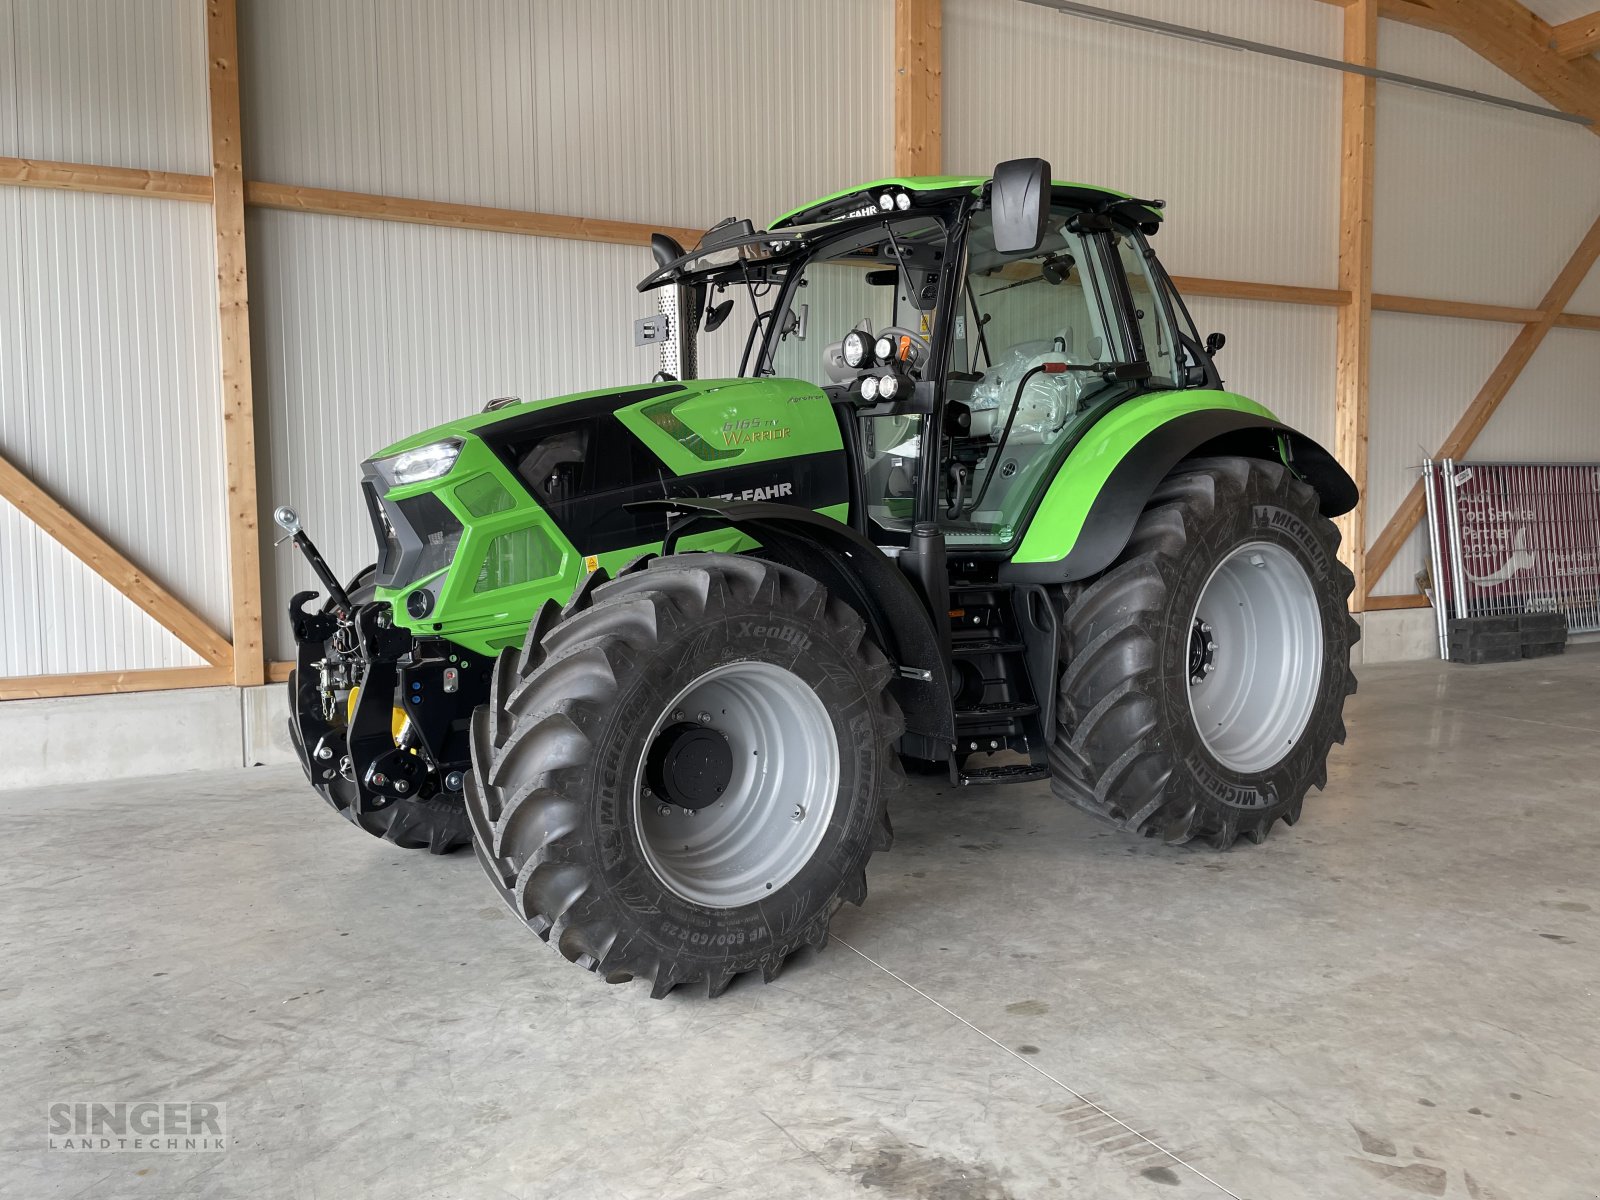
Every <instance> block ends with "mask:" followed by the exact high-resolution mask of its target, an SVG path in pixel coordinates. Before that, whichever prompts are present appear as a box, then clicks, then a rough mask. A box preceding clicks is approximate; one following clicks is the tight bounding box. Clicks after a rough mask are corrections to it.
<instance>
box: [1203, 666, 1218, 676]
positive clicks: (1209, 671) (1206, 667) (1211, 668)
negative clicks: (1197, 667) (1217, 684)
mask: <svg viewBox="0 0 1600 1200" xmlns="http://www.w3.org/2000/svg"><path fill="white" fill-rule="evenodd" d="M1216 669H1217V664H1216V663H1207V664H1206V665H1205V673H1206V674H1207V675H1209V674H1211V672H1213V671H1215V670H1216Z"/></svg>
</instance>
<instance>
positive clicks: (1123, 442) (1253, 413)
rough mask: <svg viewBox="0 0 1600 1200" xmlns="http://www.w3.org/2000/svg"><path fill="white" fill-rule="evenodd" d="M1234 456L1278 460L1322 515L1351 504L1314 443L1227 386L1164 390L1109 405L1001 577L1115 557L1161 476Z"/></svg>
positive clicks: (1038, 575) (1062, 575) (1053, 575)
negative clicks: (1307, 488) (1312, 492)
mask: <svg viewBox="0 0 1600 1200" xmlns="http://www.w3.org/2000/svg"><path fill="white" fill-rule="evenodd" d="M1208 455H1239V456H1242V457H1247V458H1260V459H1265V460H1269V461H1274V462H1282V463H1284V464H1285V465H1286V466H1287V467H1288V468H1289V469H1290V470H1291V471H1293V472H1294V473H1295V474H1296V475H1297V476H1299V477H1300V478H1301V479H1303V480H1305V482H1306V483H1308V484H1310V485H1311V486H1312V487H1313V488H1315V489H1316V491H1317V495H1318V496H1319V497H1320V499H1321V510H1322V513H1323V515H1324V516H1328V517H1336V516H1338V515H1340V514H1341V513H1346V512H1349V511H1350V510H1351V509H1352V508H1354V507H1355V505H1356V501H1357V499H1358V492H1357V489H1356V485H1355V482H1354V481H1353V480H1352V479H1351V478H1350V476H1349V475H1348V474H1347V473H1346V472H1345V469H1344V468H1343V467H1341V466H1340V465H1339V463H1338V461H1337V460H1336V459H1335V458H1334V457H1333V455H1331V454H1330V453H1328V451H1327V450H1325V449H1324V448H1323V447H1322V446H1320V445H1318V444H1317V442H1316V441H1315V440H1313V439H1312V438H1309V437H1307V436H1306V435H1305V434H1303V433H1299V432H1297V431H1296V430H1294V429H1291V428H1289V427H1288V426H1287V425H1284V424H1283V423H1282V422H1280V421H1279V420H1278V419H1277V418H1276V417H1274V416H1273V415H1272V413H1271V412H1269V411H1268V410H1267V409H1265V408H1263V407H1262V406H1261V405H1259V404H1256V403H1255V402H1254V401H1252V400H1247V399H1246V398H1245V397H1243V396H1235V395H1233V394H1231V393H1228V392H1215V391H1190V392H1167V393H1158V394H1156V395H1152V396H1146V397H1140V398H1139V399H1138V400H1134V401H1130V402H1128V403H1127V404H1124V405H1121V406H1119V407H1118V408H1116V409H1113V410H1112V411H1111V412H1110V413H1108V414H1107V415H1106V416H1105V417H1104V418H1102V419H1101V421H1100V423H1099V424H1098V425H1096V426H1095V427H1094V428H1092V429H1090V430H1089V432H1088V433H1087V434H1086V435H1085V436H1084V437H1083V439H1082V440H1081V441H1080V442H1079V443H1078V444H1077V445H1076V446H1074V447H1073V449H1072V451H1071V452H1070V453H1069V454H1068V455H1067V459H1066V462H1065V463H1063V464H1062V467H1061V469H1060V470H1059V471H1058V472H1057V473H1056V477H1055V479H1054V480H1052V481H1051V483H1050V486H1049V487H1048V488H1047V489H1046V490H1045V494H1044V497H1043V499H1042V500H1041V501H1040V504H1039V508H1038V510H1037V511H1036V512H1035V513H1034V517H1033V520H1032V521H1031V522H1030V523H1029V526H1028V529H1027V532H1026V533H1025V534H1024V535H1023V538H1022V543H1021V545H1020V546H1019V547H1018V548H1017V553H1016V555H1015V556H1014V557H1013V559H1012V561H1011V562H1010V563H1008V564H1006V566H1005V567H1004V568H1002V570H1003V574H1004V576H1005V577H1006V578H1008V579H1012V580H1015V581H1018V582H1030V583H1063V582H1067V581H1070V580H1075V579H1086V578H1088V577H1089V576H1091V575H1096V574H1098V573H1099V572H1101V571H1103V570H1105V569H1106V568H1107V567H1108V566H1110V565H1111V563H1112V562H1113V561H1115V559H1116V557H1117V555H1118V554H1120V553H1121V552H1122V548H1123V547H1124V546H1126V545H1127V543H1128V538H1129V536H1130V535H1131V534H1132V533H1133V526H1134V523H1135V522H1136V521H1137V520H1138V519H1139V514H1140V513H1141V512H1143V511H1144V507H1145V505H1146V504H1148V503H1149V501H1150V497H1151V496H1152V495H1154V494H1155V490H1156V487H1157V485H1158V484H1160V482H1161V480H1162V479H1163V478H1164V477H1165V476H1166V475H1167V474H1168V473H1169V472H1170V471H1171V470H1172V469H1173V468H1174V467H1176V466H1177V465H1178V464H1179V463H1180V462H1182V461H1183V460H1184V459H1186V458H1198V457H1205V456H1208Z"/></svg>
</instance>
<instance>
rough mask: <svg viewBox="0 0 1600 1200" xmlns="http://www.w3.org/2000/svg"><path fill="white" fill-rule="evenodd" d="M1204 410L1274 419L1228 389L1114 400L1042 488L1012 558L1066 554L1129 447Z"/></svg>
mask: <svg viewBox="0 0 1600 1200" xmlns="http://www.w3.org/2000/svg"><path fill="white" fill-rule="evenodd" d="M1208 409H1213V410H1220V411H1224V412H1242V413H1249V414H1251V415H1252V416H1258V417H1261V418H1262V419H1263V420H1264V421H1276V420H1277V418H1276V417H1275V416H1273V415H1272V413H1271V412H1270V411H1268V410H1267V409H1266V408H1264V407H1262V406H1261V405H1259V404H1257V403H1256V402H1255V401H1254V400H1250V399H1247V398H1246V397H1244V396H1239V395H1236V394H1234V393H1233V392H1213V391H1194V390H1191V391H1182V392H1151V393H1149V394H1148V395H1144V396H1139V397H1137V398H1135V399H1133V400H1129V401H1128V402H1127V403H1125V404H1120V405H1118V406H1117V407H1116V408H1114V409H1112V410H1111V411H1110V412H1108V413H1107V414H1106V415H1105V416H1103V417H1101V418H1100V420H1099V421H1098V422H1096V424H1095V425H1094V427H1093V428H1092V429H1090V430H1089V432H1088V433H1087V434H1085V435H1084V437H1083V440H1082V441H1080V442H1079V443H1078V444H1077V445H1076V446H1074V447H1073V448H1072V452H1071V453H1070V454H1068V455H1067V460H1066V462H1065V463H1063V464H1062V466H1061V470H1059V471H1057V472H1056V477H1055V478H1054V479H1053V480H1052V481H1051V482H1050V486H1049V488H1048V489H1046V491H1045V494H1044V499H1043V500H1042V501H1040V503H1039V510H1038V511H1037V512H1036V513H1034V515H1033V521H1032V523H1031V524H1030V525H1029V526H1028V531H1027V533H1025V534H1024V535H1023V537H1022V544H1021V545H1020V546H1018V547H1017V553H1016V554H1015V556H1014V557H1013V561H1014V562H1019V563H1045V562H1059V561H1061V559H1063V558H1065V557H1066V556H1067V554H1068V553H1069V552H1070V551H1071V550H1072V547H1073V546H1074V544H1076V542H1077V540H1078V535H1079V534H1080V533H1081V532H1083V523H1084V521H1085V520H1086V519H1087V518H1088V516H1089V510H1090V509H1091V508H1092V507H1093V506H1094V502H1095V501H1096V500H1097V499H1099V498H1100V494H1101V492H1102V491H1103V490H1104V488H1105V485H1106V480H1107V479H1109V478H1110V477H1111V472H1112V471H1113V470H1114V469H1115V468H1116V465H1117V464H1118V463H1119V462H1121V461H1122V459H1123V457H1124V456H1125V455H1126V454H1127V453H1128V451H1130V450H1132V449H1133V448H1134V446H1136V445H1138V443H1139V442H1140V441H1141V440H1142V439H1143V438H1144V437H1145V436H1146V435H1147V434H1150V433H1153V432H1154V431H1155V430H1157V429H1159V428H1160V427H1161V426H1162V425H1164V424H1166V423H1167V422H1168V421H1170V420H1172V419H1173V418H1174V417H1181V416H1185V415H1187V414H1189V413H1196V412H1205V411H1206V410H1208Z"/></svg>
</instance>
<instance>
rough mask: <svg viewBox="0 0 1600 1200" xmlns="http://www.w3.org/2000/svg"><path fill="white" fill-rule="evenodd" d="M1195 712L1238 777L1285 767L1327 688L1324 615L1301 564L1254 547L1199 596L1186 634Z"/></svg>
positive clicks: (1229, 560) (1273, 549)
mask: <svg viewBox="0 0 1600 1200" xmlns="http://www.w3.org/2000/svg"><path fill="white" fill-rule="evenodd" d="M1188 672H1189V676H1188V678H1189V710H1190V713H1191V714H1192V715H1193V717H1194V723H1195V728H1196V729H1197V730H1198V731H1199V733H1200V739H1201V741H1203V742H1204V743H1205V745H1206V749H1207V750H1209V751H1210V752H1211V754H1212V756H1213V757H1214V758H1216V759H1217V761H1218V762H1220V763H1222V764H1223V765H1224V766H1226V767H1229V768H1231V769H1233V770H1235V771H1238V772H1241V773H1246V774H1248V773H1254V772H1257V771H1264V770H1266V769H1267V768H1269V767H1272V766H1275V765H1276V764H1277V763H1279V762H1282V761H1283V759H1284V758H1285V757H1287V756H1288V754H1289V752H1290V751H1291V750H1292V749H1293V748H1294V746H1295V744H1296V743H1297V742H1299V740H1300V737H1301V735H1302V734H1303V733H1305V730H1306V725H1307V724H1308V723H1309V722H1310V720H1311V713H1312V710H1313V709H1314V708H1315V707H1316V699H1317V689H1318V687H1319V685H1320V684H1321V681H1322V613H1321V608H1320V606H1319V605H1318V603H1317V590H1316V585H1315V584H1313V583H1312V580H1311V576H1310V575H1309V574H1308V573H1307V572H1306V569H1305V567H1303V566H1302V565H1301V564H1300V560H1299V559H1297V558H1295V556H1294V555H1292V554H1291V553H1289V551H1287V550H1285V549H1284V548H1283V547H1282V546H1279V545H1277V544H1276V543H1274V542H1248V543H1246V544H1245V545H1242V546H1239V547H1238V548H1236V549H1235V550H1233V551H1232V552H1231V553H1230V554H1229V555H1228V556H1227V557H1226V558H1224V559H1223V560H1222V561H1221V562H1220V563H1218V564H1217V566H1216V569H1215V570H1213V571H1212V572H1211V577H1210V578H1209V579H1207V580H1206V583H1205V586H1204V587H1203V588H1201V589H1200V598H1199V600H1197V601H1196V603H1195V609H1194V616H1193V619H1192V620H1191V622H1190V631H1189V655H1188Z"/></svg>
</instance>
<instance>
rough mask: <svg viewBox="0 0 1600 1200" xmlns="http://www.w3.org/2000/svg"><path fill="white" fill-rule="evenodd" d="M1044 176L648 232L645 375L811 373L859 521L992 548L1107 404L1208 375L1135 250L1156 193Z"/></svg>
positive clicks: (876, 537) (1015, 532)
mask: <svg viewBox="0 0 1600 1200" xmlns="http://www.w3.org/2000/svg"><path fill="white" fill-rule="evenodd" d="M1046 172H1047V168H1046V167H1045V166H1044V164H1042V163H1040V162H1039V161H1038V160H1022V165H1021V167H1020V168H1018V169H1015V170H1012V171H1009V172H1008V171H1007V170H1006V169H1005V168H1004V167H1003V168H1002V169H1001V170H1000V171H997V173H996V178H995V179H994V180H993V181H991V180H987V179H978V178H966V177H939V178H930V179H896V180H885V181H880V182H877V183H873V184H868V185H867V186H865V187H864V188H860V189H855V190H853V191H851V192H846V193H841V194H839V195H836V196H832V197H827V198H825V199H823V200H820V201H817V202H815V203H813V204H811V205H808V206H805V207H803V208H801V209H797V210H795V211H794V212H791V213H788V214H785V215H784V216H783V217H782V218H780V219H779V220H778V221H776V222H774V223H773V225H772V227H771V228H770V229H768V230H764V231H758V230H755V229H754V228H753V227H752V226H751V224H750V223H749V222H734V221H728V222H724V223H723V224H722V225H720V226H718V227H717V228H715V229H713V230H712V231H711V232H710V233H708V234H707V235H706V237H705V239H704V240H703V241H702V243H701V245H700V246H698V247H696V248H695V250H693V251H691V252H688V253H684V252H683V251H682V250H681V248H679V247H677V246H676V245H675V244H672V243H670V241H669V240H667V239H659V240H658V242H657V245H656V253H657V258H658V263H659V265H658V269H657V270H656V271H655V272H653V273H652V274H651V275H650V276H649V277H647V278H646V279H645V280H644V282H643V283H641V284H640V288H641V290H649V289H655V288H660V289H661V290H662V294H663V305H662V307H663V309H664V318H665V320H664V322H657V323H655V324H653V326H652V328H653V329H654V330H655V331H661V329H662V324H663V323H664V324H665V325H666V330H665V332H666V333H667V335H668V336H667V338H666V339H665V341H664V343H663V356H662V370H663V371H664V372H665V373H666V374H668V375H671V376H673V377H683V375H684V373H685V372H689V371H695V370H697V369H698V370H700V371H701V373H707V370H706V369H707V368H710V369H712V370H717V369H720V372H725V373H728V374H733V373H738V374H741V375H747V376H776V377H779V378H785V379H797V380H802V381H805V382H807V383H811V384H814V385H816V386H818V387H820V388H822V389H823V390H824V391H825V392H826V393H827V394H828V396H829V397H830V399H832V400H833V402H834V404H835V408H836V410H837V412H838V414H839V417H840V422H841V427H842V430H843V434H844V441H845V444H846V446H847V447H848V448H850V449H851V451H852V455H853V458H854V459H855V466H856V468H857V470H858V472H859V475H858V478H857V480H856V481H855V491H856V494H855V496H854V497H853V498H854V499H855V501H856V503H855V504H854V505H853V506H852V523H853V524H855V525H856V526H857V528H858V529H859V530H860V532H862V533H863V534H865V535H866V536H868V537H870V538H871V539H872V540H873V541H874V542H875V543H876V544H878V545H883V546H893V545H904V544H905V543H906V542H907V541H908V539H909V537H910V533H911V530H912V528H913V527H914V526H915V525H917V524H927V523H933V524H936V525H937V526H938V527H939V528H940V530H941V531H942V534H943V539H944V542H945V544H946V545H947V546H948V547H949V549H950V550H951V552H956V551H958V550H960V551H969V550H970V551H973V552H987V551H995V552H1004V551H1005V550H1006V549H1008V548H1009V547H1012V546H1014V545H1015V544H1016V542H1017V541H1018V539H1019V538H1020V536H1021V534H1022V532H1023V531H1024V530H1025V528H1026V527H1027V524H1028V521H1029V518H1030V517H1031V515H1032V512H1033V511H1034V509H1035V508H1036V507H1037V504H1038V502H1039V500H1040V498H1041V496H1042V495H1043V493H1044V490H1045V487H1046V485H1047V484H1048V483H1049V482H1050V481H1051V480H1052V479H1053V478H1054V476H1055V474H1056V471H1057V469H1058V468H1059V466H1060V464H1061V462H1062V461H1063V459H1064V457H1065V455H1066V454H1067V452H1068V451H1069V450H1070V449H1071V447H1072V446H1073V445H1074V444H1075V442H1076V440H1077V435H1078V434H1079V433H1080V432H1082V431H1083V430H1086V429H1088V428H1089V427H1091V426H1092V425H1094V424H1095V423H1096V421H1097V420H1098V419H1099V417H1100V416H1102V415H1103V414H1104V413H1105V412H1106V411H1107V410H1108V409H1109V408H1111V407H1113V406H1115V405H1118V404H1120V403H1122V402H1124V401H1126V400H1128V399H1130V398H1132V397H1134V396H1136V395H1138V394H1140V393H1142V392H1149V391H1153V390H1164V391H1170V390H1175V389H1183V388H1189V387H1218V386H1220V380H1219V379H1218V377H1217V374H1216V371H1215V368H1214V367H1213V366H1212V364H1211V360H1210V356H1209V355H1208V353H1207V351H1206V348H1205V346H1204V345H1203V344H1202V343H1201V341H1200V339H1199V337H1198V335H1197V334H1196V332H1195V329H1194V325H1193V323H1192V321H1191V320H1190V318H1189V315H1188V313H1187V311H1186V310H1185V308H1184V306H1183V303H1182V301H1181V299H1179V297H1178V295H1177V292H1176V290H1175V289H1174V288H1173V286H1172V283H1171V281H1170V279H1169V278H1168V277H1167V275H1166V273H1165V271H1164V270H1163V269H1162V268H1161V266H1160V263H1159V262H1158V261H1157V260H1156V258H1155V255H1154V253H1153V251H1152V250H1151V248H1150V245H1149V240H1148V239H1149V237H1150V235H1151V234H1153V233H1154V232H1155V231H1156V230H1157V229H1158V228H1159V222H1160V203H1159V202H1153V201H1139V200H1134V199H1132V198H1130V197H1128V196H1125V195H1123V194H1121V193H1116V192H1110V191H1106V190H1103V189H1097V188H1088V187H1084V186H1082V185H1078V184H1070V183H1061V182H1056V183H1049V182H1048V179H1047V174H1046ZM1016 213H1023V214H1025V220H1024V221H1023V222H1022V223H1021V225H1020V226H1019V222H1018V221H1017V220H1016V218H1015V214H1016ZM669 285H670V286H669ZM735 312H740V313H741V316H742V319H741V320H730V318H731V317H732V316H733V314H734V313H735ZM674 325H675V326H676V328H674V327H673V326H674ZM721 329H728V330H731V332H729V333H726V334H723V335H721V337H720V338H716V337H715V336H714V335H716V333H717V331H718V330H721ZM702 339H704V343H705V344H704V345H702V344H700V343H701V341H702ZM714 341H715V349H713V348H712V343H713V342H714Z"/></svg>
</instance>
